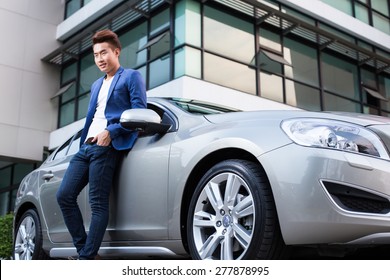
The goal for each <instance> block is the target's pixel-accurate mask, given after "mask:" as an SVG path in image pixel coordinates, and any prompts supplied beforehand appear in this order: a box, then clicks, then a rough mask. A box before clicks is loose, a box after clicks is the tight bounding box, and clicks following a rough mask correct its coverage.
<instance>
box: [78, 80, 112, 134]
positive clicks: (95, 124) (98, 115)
mask: <svg viewBox="0 0 390 280" xmlns="http://www.w3.org/2000/svg"><path fill="white" fill-rule="evenodd" d="M112 80H113V78H111V79H109V80H106V79H104V80H103V84H102V87H101V88H100V91H99V95H98V100H97V104H96V111H95V115H94V116H93V120H92V123H91V126H90V127H89V130H88V134H87V138H85V140H87V139H88V138H90V137H95V136H96V135H98V134H99V133H100V132H102V131H103V130H104V129H105V128H106V127H107V119H106V116H105V115H104V111H105V110H106V105H107V96H108V91H109V90H110V86H111V82H112Z"/></svg>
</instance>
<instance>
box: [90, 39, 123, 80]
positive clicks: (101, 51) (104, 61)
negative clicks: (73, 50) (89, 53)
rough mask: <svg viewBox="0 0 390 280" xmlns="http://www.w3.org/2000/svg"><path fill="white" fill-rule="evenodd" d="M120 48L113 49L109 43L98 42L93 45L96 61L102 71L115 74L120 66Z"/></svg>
mask: <svg viewBox="0 0 390 280" xmlns="http://www.w3.org/2000/svg"><path fill="white" fill-rule="evenodd" d="M119 54H120V50H119V49H118V48H117V49H113V48H112V46H111V45H110V44H109V43H98V44H95V45H94V46H93V55H94V58H95V63H96V65H97V67H98V68H99V69H100V71H102V72H105V73H106V74H107V75H109V76H111V75H114V74H115V72H116V70H117V69H118V67H119Z"/></svg>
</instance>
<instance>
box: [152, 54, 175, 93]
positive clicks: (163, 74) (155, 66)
mask: <svg viewBox="0 0 390 280" xmlns="http://www.w3.org/2000/svg"><path fill="white" fill-rule="evenodd" d="M170 61H171V59H170V57H169V55H166V56H164V57H162V58H159V59H157V60H155V61H153V62H152V63H150V65H149V89H151V88H154V87H156V86H159V85H161V84H164V83H166V82H168V81H169V74H170Z"/></svg>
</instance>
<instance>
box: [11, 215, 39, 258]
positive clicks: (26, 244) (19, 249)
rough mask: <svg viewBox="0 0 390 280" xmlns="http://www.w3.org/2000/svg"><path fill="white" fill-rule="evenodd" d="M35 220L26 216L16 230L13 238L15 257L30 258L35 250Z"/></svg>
mask: <svg viewBox="0 0 390 280" xmlns="http://www.w3.org/2000/svg"><path fill="white" fill-rule="evenodd" d="M35 229H36V228H35V222H34V220H33V219H32V218H31V217H28V216H27V217H26V218H25V219H24V220H23V221H22V222H21V223H20V226H19V228H18V231H17V235H16V239H15V248H14V252H15V258H16V259H20V260H31V259H32V256H33V254H34V251H35V236H36V232H35Z"/></svg>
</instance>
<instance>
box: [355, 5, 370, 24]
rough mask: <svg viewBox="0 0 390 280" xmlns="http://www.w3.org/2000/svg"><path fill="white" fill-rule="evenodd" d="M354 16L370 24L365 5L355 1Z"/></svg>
mask: <svg viewBox="0 0 390 280" xmlns="http://www.w3.org/2000/svg"><path fill="white" fill-rule="evenodd" d="M355 17H356V18H357V19H359V20H361V21H363V22H365V23H367V24H370V17H369V13H368V9H367V7H366V6H364V5H361V4H359V3H355Z"/></svg>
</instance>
